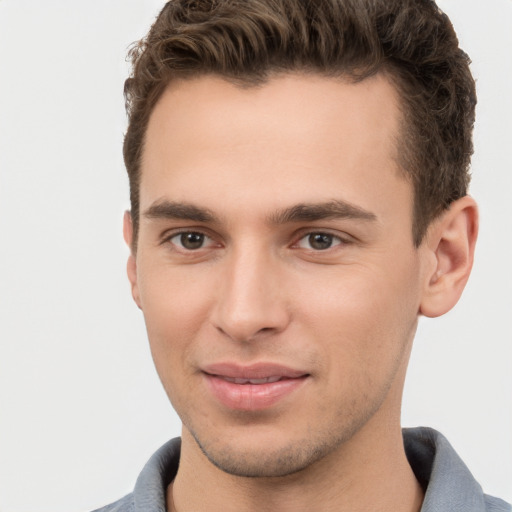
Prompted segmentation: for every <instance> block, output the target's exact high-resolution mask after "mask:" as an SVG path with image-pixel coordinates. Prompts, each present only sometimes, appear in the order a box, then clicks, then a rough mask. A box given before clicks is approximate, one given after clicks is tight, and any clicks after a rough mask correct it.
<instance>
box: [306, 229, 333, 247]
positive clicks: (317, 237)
mask: <svg viewBox="0 0 512 512" xmlns="http://www.w3.org/2000/svg"><path fill="white" fill-rule="evenodd" d="M309 244H310V245H311V247H313V249H317V250H320V251H322V250H325V249H329V247H331V245H332V235H327V234H325V233H314V234H312V235H309Z"/></svg>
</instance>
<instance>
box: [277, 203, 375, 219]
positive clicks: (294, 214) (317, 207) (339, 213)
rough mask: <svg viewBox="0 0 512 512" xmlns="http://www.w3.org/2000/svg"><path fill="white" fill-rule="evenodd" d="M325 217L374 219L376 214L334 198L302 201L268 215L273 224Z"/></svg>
mask: <svg viewBox="0 0 512 512" xmlns="http://www.w3.org/2000/svg"><path fill="white" fill-rule="evenodd" d="M325 219H356V220H364V221H376V220H377V216H376V215H375V214H374V213H372V212H369V211H367V210H364V209H363V208H360V207H359V206H355V205H353V204H350V203H347V202H346V201H341V200H335V201H328V202H326V203H302V204H297V205H295V206H292V207H290V208H285V209H284V210H280V211H277V212H275V213H274V214H272V215H271V216H270V221H271V222H272V223H273V224H286V223H290V222H312V221H316V220H325Z"/></svg>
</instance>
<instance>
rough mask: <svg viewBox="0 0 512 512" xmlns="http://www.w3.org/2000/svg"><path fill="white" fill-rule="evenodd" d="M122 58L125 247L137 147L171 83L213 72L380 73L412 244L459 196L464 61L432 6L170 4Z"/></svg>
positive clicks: (471, 91) (134, 203)
mask: <svg viewBox="0 0 512 512" xmlns="http://www.w3.org/2000/svg"><path fill="white" fill-rule="evenodd" d="M130 57H131V59H132V65H133V70H132V74H131V76H130V77H129V78H128V79H127V80H126V82H125V97H126V107H127V113H128V118H129V124H128V130H127V133H126V136H125V140H124V160H125V164H126V168H127V171H128V175H129V180H130V200H131V208H132V218H133V223H134V248H135V246H136V240H137V233H138V223H139V214H140V212H139V186H140V172H141V170H140V167H141V156H142V152H143V148H144V137H145V133H146V129H147V125H148V121H149V118H150V115H151V112H152V110H153V108H154V106H155V104H156V102H157V101H158V99H159V98H160V96H161V95H162V93H163V91H164V90H165V88H166V86H167V85H168V84H169V82H170V81H172V80H173V79H175V78H187V77H195V76H198V75H203V74H215V75H219V76H221V77H224V78H225V79H227V80H229V81H231V82H233V83H235V84H238V85H241V86H251V85H257V84H261V83H265V81H266V80H268V79H269V77H270V76H272V75H274V74H275V73H283V72H294V71H299V72H313V73H317V74H321V75H324V76H328V77H329V76H332V77H336V76H343V77H348V78H350V79H353V80H355V81H359V80H363V79H365V78H366V77H369V76H371V75H374V74H376V73H378V72H384V73H386V74H387V75H388V76H389V77H390V79H391V80H392V81H393V83H394V84H395V86H396V87H397V90H398V92H399V94H400V97H401V100H402V103H401V106H402V114H403V126H402V130H401V133H400V134H399V139H400V141H399V144H398V148H397V150H398V153H399V163H400V167H401V169H402V171H403V173H404V175H405V176H406V177H407V178H408V179H410V180H411V182H412V184H413V188H414V215H413V226H412V229H413V239H414V243H415V244H416V245H417V246H418V245H419V244H420V243H421V240H422V239H423V236H424V234H425V232H426V230H427V228H428V226H429V224H430V222H431V221H432V220H433V219H434V218H436V216H438V215H439V214H440V213H441V212H442V211H443V210H445V209H446V208H448V207H449V206H450V204H451V202H452V201H454V200H456V199H458V198H460V197H462V196H464V195H466V193H467V186H468V183H469V172H468V171H469V164H470V158H471V154H472V152H473V143H472V131H473V124H474V117H475V105H476V94H475V84H474V80H473V77H472V76H471V72H470V70H469V63H470V61H469V58H468V56H467V55H466V54H465V53H464V52H463V51H462V50H461V49H460V48H459V45H458V40H457V36H456V34H455V32H454V30H453V27H452V25H451V23H450V21H449V19H448V17H447V16H446V15H445V14H444V13H443V12H442V11H441V10H440V9H439V8H438V7H437V5H436V4H435V2H434V1H432V0H170V1H169V2H167V3H166V4H165V6H164V8H163V9H162V11H161V12H160V14H159V16H158V18H157V19H156V21H155V23H154V24H153V26H152V27H151V30H150V31H149V33H148V35H147V36H146V37H145V38H144V39H143V40H141V41H139V42H138V43H137V44H136V45H135V46H133V47H132V49H131V50H130Z"/></svg>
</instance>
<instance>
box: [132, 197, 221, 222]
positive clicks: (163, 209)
mask: <svg viewBox="0 0 512 512" xmlns="http://www.w3.org/2000/svg"><path fill="white" fill-rule="evenodd" d="M142 215H143V217H146V218H148V219H175V220H191V221H195V222H213V221H215V220H216V217H215V215H213V213H212V212H211V211H210V210H207V209H205V208H199V207H198V206H195V205H193V204H189V203H177V202H173V201H158V202H156V203H153V204H152V205H151V206H150V207H149V208H148V209H147V210H146V211H144V213H143V214H142Z"/></svg>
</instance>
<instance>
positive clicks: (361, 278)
mask: <svg viewBox="0 0 512 512" xmlns="http://www.w3.org/2000/svg"><path fill="white" fill-rule="evenodd" d="M399 124H400V116H399V108H398V102H397V97H396V93H395V91H394V89H393V87H392V86H391V85H390V83H389V82H388V81H387V80H386V79H385V78H383V77H381V76H377V77H374V78H371V79H367V80H366V81H363V82H361V83H359V84H351V83H348V82H344V81H341V80H339V79H336V80H335V79H328V78H322V77H318V76H311V75H308V76H305V75H285V76H281V77H276V78H273V79H271V80H270V81H269V82H268V83H267V84H265V85H263V86H260V87H252V88H244V89H242V88H237V87H235V86H234V85H231V84H229V83H227V82H225V81H223V80H222V79H220V78H214V77H202V78H197V79H194V80H188V81H183V82H176V83H173V84H172V85H171V86H170V87H169V88H168V90H167V91H166V92H165V94H164V95H163V97H162V98H161V100H160V102H159V103H158V104H157V106H156V107H155V110H154V112H153V114H152V117H151V119H150V123H149V127H148V131H147V138H146V141H147V142H146V147H145V151H144V155H143V163H142V180H141V189H140V201H141V208H140V210H141V218H140V231H139V240H138V249H137V254H136V255H135V256H132V257H131V259H130V263H129V274H130V277H131V281H132V287H133V294H134V298H135V300H136V302H137V303H138V305H139V307H140V308H141V309H142V311H143V313H144V317H145V321H146V325H147V330H148V336H149V340H150V345H151V350H152V354H153V358H154V361H155V364H156V368H157V371H158V373H159V376H160V378H161V380H162V382H163V385H164V387H165V390H166V392H167V394H168V396H169V398H170V400H171V402H172V404H173V406H174V407H175V409H176V411H177V412H178V414H179V415H180V417H181V419H182V421H183V424H184V438H186V437H187V436H188V437H190V439H192V437H193V438H194V439H195V441H196V442H197V445H198V446H199V447H200V448H201V450H202V453H204V454H205V455H206V457H208V459H209V460H210V461H211V462H213V463H214V464H215V465H216V466H218V467H220V468H221V469H223V470H224V471H226V472H228V473H232V474H238V475H246V476H251V475H252V476H279V475H286V474H290V473H293V472H296V471H298V470H300V469H303V468H305V467H308V466H309V465H311V464H313V463H315V462H317V461H319V460H321V459H322V458H325V457H328V456H330V455H331V454H333V453H336V452H337V451H339V450H340V449H342V448H343V447H344V446H347V444H348V443H350V442H351V441H353V439H355V438H356V437H357V436H358V435H359V436H361V435H362V434H361V433H362V432H365V431H367V432H373V433H374V434H375V432H377V431H378V429H379V428H381V429H382V428H383V424H384V423H385V422H389V421H390V418H391V419H392V420H393V421H395V420H396V422H398V418H399V408H400V395H401V390H402V385H403V378H404V373H405V367H406V364H407V357H408V352H409V348H410V343H411V341H412V337H413V335H414V331H415V327H416V323H417V316H418V310H419V304H420V301H421V289H422V275H423V272H422V268H423V267H422V265H423V263H422V262H423V258H422V249H421V247H420V248H419V249H415V248H414V246H413V242H412V226H411V222H412V220H411V219H412V200H413V198H412V188H411V186H410V184H409V183H408V182H407V181H406V180H405V179H404V178H403V177H401V175H400V172H399V170H398V166H397V163H396V159H397V158H396V157H397V155H396V152H397V144H396V139H397V138H398V136H399ZM127 231H128V238H129V236H130V235H129V226H127Z"/></svg>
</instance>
